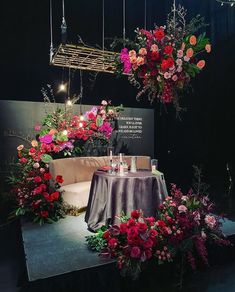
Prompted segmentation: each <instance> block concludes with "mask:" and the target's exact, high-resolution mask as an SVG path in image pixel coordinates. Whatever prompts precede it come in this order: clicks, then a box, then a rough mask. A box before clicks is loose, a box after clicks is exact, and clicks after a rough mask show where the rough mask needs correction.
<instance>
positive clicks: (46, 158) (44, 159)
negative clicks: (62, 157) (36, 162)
mask: <svg viewBox="0 0 235 292" xmlns="http://www.w3.org/2000/svg"><path fill="white" fill-rule="evenodd" d="M40 158H41V160H42V162H44V163H49V162H50V161H51V160H52V157H51V155H49V154H42V155H41V156H40Z"/></svg>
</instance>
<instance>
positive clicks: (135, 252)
mask: <svg viewBox="0 0 235 292" xmlns="http://www.w3.org/2000/svg"><path fill="white" fill-rule="evenodd" d="M131 257H132V258H139V257H140V248H139V247H138V246H133V247H132V249H131Z"/></svg>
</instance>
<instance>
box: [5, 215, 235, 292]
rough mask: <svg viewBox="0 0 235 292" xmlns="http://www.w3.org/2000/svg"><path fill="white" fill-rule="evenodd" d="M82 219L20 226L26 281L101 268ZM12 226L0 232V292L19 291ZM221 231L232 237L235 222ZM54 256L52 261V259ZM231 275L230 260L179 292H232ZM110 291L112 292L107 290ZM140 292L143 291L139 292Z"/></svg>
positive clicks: (234, 268) (16, 233)
mask: <svg viewBox="0 0 235 292" xmlns="http://www.w3.org/2000/svg"><path fill="white" fill-rule="evenodd" d="M83 217H84V215H81V216H79V217H70V216H69V217H67V218H65V219H63V220H61V221H60V222H58V223H56V224H52V225H44V226H42V227H40V226H38V225H32V224H30V223H27V224H24V225H23V239H24V244H25V252H26V259H27V269H28V275H29V279H30V280H34V279H38V278H44V277H48V276H52V275H57V274H59V273H63V272H65V270H67V271H69V270H72V269H83V268H86V267H88V266H89V265H90V266H97V265H100V264H103V262H102V260H101V259H100V258H99V257H97V254H95V253H91V252H89V251H88V250H87V248H86V245H85V239H84V237H85V236H86V235H87V234H90V233H89V232H88V231H87V230H86V225H85V223H84V222H83ZM15 225H17V224H13V225H12V226H11V227H9V228H6V229H5V230H4V229H3V230H0V236H1V237H0V292H17V291H19V290H18V288H17V284H18V282H19V279H20V278H21V276H22V262H21V260H20V258H21V256H20V255H21V254H22V249H21V248H20V246H19V242H20V236H21V234H20V228H19V226H18V227H17V226H15ZM224 231H225V232H226V233H228V234H235V222H234V221H233V220H226V222H225V224H224ZM52 237H53V241H52V239H51V238H52ZM78 242H79V243H78ZM56 254H57V255H56ZM40 255H44V260H45V258H46V260H45V262H44V263H43V261H44V260H42V256H40ZM45 255H46V257H45ZM55 255H56V257H54V256H55ZM88 255H89V256H88ZM68 259H69V260H68ZM50 262H51V263H53V265H51V264H50ZM38 263H40V264H38ZM62 264H63V266H62ZM234 275H235V261H234V260H229V261H227V262H226V263H223V264H219V265H213V266H212V267H210V268H209V269H206V270H204V271H203V272H197V273H195V274H191V275H189V276H187V278H186V279H185V283H184V289H183V291H187V292H190V291H191V292H199V291H200V292H220V291H223V292H233V291H235V277H234ZM166 281H169V275H166ZM110 291H112V289H111V288H110ZM137 291H139V290H137ZM146 291H148V290H146ZM152 291H153V290H151V292H152ZM158 291H159V292H168V291H177V289H175V290H172V288H171V289H170V290H168V289H167V290H165V289H164V290H161V291H160V290H158ZM42 292H43V291H42ZM68 292H69V291H68ZM121 292H122V291H121ZM143 292H145V291H144V290H143ZM148 292H150V291H148Z"/></svg>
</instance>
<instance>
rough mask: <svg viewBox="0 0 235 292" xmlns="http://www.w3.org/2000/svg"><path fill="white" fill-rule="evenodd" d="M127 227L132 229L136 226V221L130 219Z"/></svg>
mask: <svg viewBox="0 0 235 292" xmlns="http://www.w3.org/2000/svg"><path fill="white" fill-rule="evenodd" d="M126 225H127V227H128V228H130V227H132V226H135V225H136V221H135V220H134V219H129V220H128V221H127V222H126Z"/></svg>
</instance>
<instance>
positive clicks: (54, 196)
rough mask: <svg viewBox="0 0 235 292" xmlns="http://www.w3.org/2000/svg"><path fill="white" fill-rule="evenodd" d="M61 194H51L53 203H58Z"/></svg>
mask: <svg viewBox="0 0 235 292" xmlns="http://www.w3.org/2000/svg"><path fill="white" fill-rule="evenodd" d="M59 196H60V193H59V192H54V193H52V194H51V199H52V201H57V200H58V199H59Z"/></svg>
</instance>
